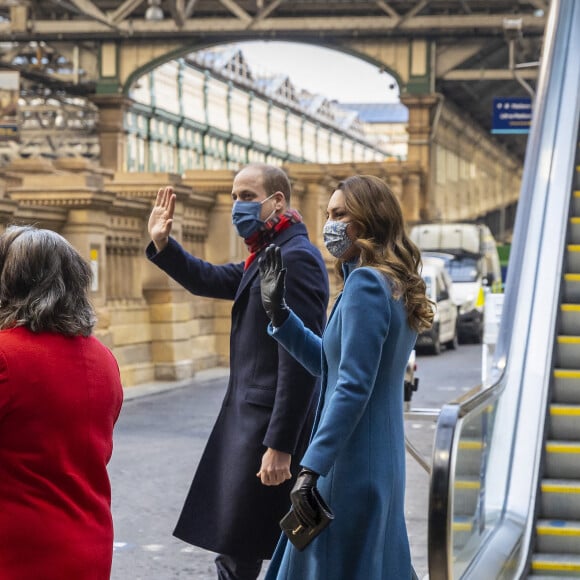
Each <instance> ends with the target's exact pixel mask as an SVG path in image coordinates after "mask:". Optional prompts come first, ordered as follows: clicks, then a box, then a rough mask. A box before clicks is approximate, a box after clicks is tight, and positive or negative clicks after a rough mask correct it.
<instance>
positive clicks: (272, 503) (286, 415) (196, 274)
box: [147, 223, 328, 559]
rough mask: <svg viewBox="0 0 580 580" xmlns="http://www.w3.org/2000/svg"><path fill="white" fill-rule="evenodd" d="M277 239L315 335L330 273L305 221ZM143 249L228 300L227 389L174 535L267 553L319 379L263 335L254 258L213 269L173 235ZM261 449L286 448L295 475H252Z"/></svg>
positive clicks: (293, 291)
mask: <svg viewBox="0 0 580 580" xmlns="http://www.w3.org/2000/svg"><path fill="white" fill-rule="evenodd" d="M274 242H275V243H276V244H277V245H279V246H280V248H281V250H282V256H283V259H284V262H285V264H286V265H287V266H288V275H287V280H286V287H287V296H286V300H287V302H288V304H289V306H290V307H291V308H292V309H293V310H294V311H295V312H296V313H298V314H299V316H300V317H301V318H302V319H303V320H304V322H305V324H306V326H307V327H308V328H309V329H310V330H311V331H313V332H314V333H315V334H317V335H320V334H322V330H323V328H324V323H325V319H326V308H327V305H328V275H327V271H326V267H325V264H324V261H323V259H322V256H321V254H320V251H319V250H318V249H317V248H316V247H315V246H313V245H312V243H311V242H310V241H309V239H308V235H307V232H306V228H305V226H304V225H303V224H302V223H298V224H293V225H292V226H290V227H289V228H287V229H286V230H284V231H282V232H280V233H279V234H278V235H277V237H276V238H275V240H274ZM147 256H148V257H149V259H150V260H151V261H152V262H154V263H155V264H156V265H157V266H159V267H160V268H162V269H163V270H164V271H165V272H166V273H167V274H169V275H170V276H171V277H172V278H173V279H174V280H176V281H177V282H179V283H180V284H181V285H182V286H183V287H184V288H186V289H187V290H189V291H190V292H192V293H193V294H196V295H199V296H207V297H212V298H222V299H226V300H233V307H232V318H231V336H230V377H229V382H228V388H227V391H226V394H225V397H224V400H223V403H222V407H221V410H220V413H219V416H218V418H217V421H216V423H215V425H214V427H213V430H212V432H211V435H210V437H209V440H208V442H207V445H206V448H205V451H204V453H203V455H202V458H201V460H200V462H199V465H198V468H197V471H196V474H195V476H194V479H193V482H192V484H191V488H190V490H189V493H188V495H187V498H186V501H185V504H184V506H183V510H182V513H181V516H180V518H179V521H178V523H177V526H176V529H175V532H174V534H175V536H177V537H178V538H181V539H182V540H184V541H186V542H188V543H190V544H193V545H196V546H200V547H202V548H205V549H207V550H211V551H213V552H218V553H221V554H228V555H231V556H237V557H239V558H246V559H269V558H271V556H272V552H273V550H274V547H275V545H276V541H277V539H278V536H279V533H280V527H279V520H280V519H281V517H282V516H283V515H284V514H285V513H286V511H287V510H288V507H289V493H290V490H291V488H292V485H293V483H294V480H295V477H296V475H297V472H298V469H299V461H300V459H301V458H302V455H303V453H304V450H305V448H306V445H307V443H308V439H309V437H310V434H311V430H312V423H313V420H314V414H315V409H316V404H317V401H318V398H319V393H320V390H319V383H318V381H317V379H316V378H315V377H314V376H313V375H311V374H310V373H309V372H308V371H307V370H306V369H305V368H304V367H303V366H302V365H301V364H300V363H299V362H297V361H296V360H295V359H294V358H293V357H292V356H291V355H290V354H288V352H287V351H286V350H285V349H284V348H283V347H282V346H280V345H279V344H278V343H277V342H276V341H275V340H274V339H273V338H271V337H270V336H269V335H268V332H267V326H268V322H269V320H268V318H267V316H266V313H265V311H264V309H263V306H262V302H261V295H260V276H259V272H258V259H255V260H254V261H253V262H252V263H251V265H250V266H249V267H248V269H247V270H245V271H244V264H243V263H238V264H224V265H217V266H216V265H213V264H210V263H208V262H205V261H203V260H201V259H198V258H196V257H194V256H192V255H190V254H189V253H187V252H186V251H185V250H183V248H182V247H181V246H180V245H179V244H178V243H177V242H176V241H175V240H174V239H172V238H170V241H169V244H168V246H167V247H166V248H165V249H164V250H162V251H161V252H159V253H156V251H155V247H154V246H153V245H152V244H150V245H149V246H148V248H147ZM258 258H259V256H258ZM267 447H270V448H273V449H277V450H278V451H284V452H287V453H290V454H292V456H293V459H292V468H291V469H292V473H293V479H292V480H289V481H287V482H285V483H284V484H282V485H279V486H265V485H262V483H261V482H260V479H259V478H258V477H256V473H257V472H258V471H259V469H260V464H261V459H262V455H263V453H264V452H265V450H266V448H267Z"/></svg>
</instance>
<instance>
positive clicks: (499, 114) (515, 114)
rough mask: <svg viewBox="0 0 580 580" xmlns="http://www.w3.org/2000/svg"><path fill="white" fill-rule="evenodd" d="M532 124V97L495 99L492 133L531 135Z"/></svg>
mask: <svg viewBox="0 0 580 580" xmlns="http://www.w3.org/2000/svg"><path fill="white" fill-rule="evenodd" d="M531 123H532V99H531V98H530V97H495V98H494V99H493V120H492V124H491V132H492V133H529V131H530V125H531Z"/></svg>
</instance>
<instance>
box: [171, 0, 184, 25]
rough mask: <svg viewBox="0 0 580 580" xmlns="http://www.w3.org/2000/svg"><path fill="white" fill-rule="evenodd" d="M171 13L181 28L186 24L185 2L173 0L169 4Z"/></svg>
mask: <svg viewBox="0 0 580 580" xmlns="http://www.w3.org/2000/svg"><path fill="white" fill-rule="evenodd" d="M169 11H170V12H171V16H172V17H173V20H174V21H175V24H177V26H178V27H179V28H181V27H182V26H183V24H184V23H185V18H184V16H185V0H171V1H170V3H169Z"/></svg>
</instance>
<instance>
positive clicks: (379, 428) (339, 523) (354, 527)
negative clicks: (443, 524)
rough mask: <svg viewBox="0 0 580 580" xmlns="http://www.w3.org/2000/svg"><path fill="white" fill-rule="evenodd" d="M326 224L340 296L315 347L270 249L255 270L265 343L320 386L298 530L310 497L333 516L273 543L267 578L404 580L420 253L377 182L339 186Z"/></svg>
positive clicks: (424, 324) (426, 314) (311, 512)
mask: <svg viewBox="0 0 580 580" xmlns="http://www.w3.org/2000/svg"><path fill="white" fill-rule="evenodd" d="M327 215H328V219H327V222H326V224H325V226H324V232H323V233H324V241H325V244H326V247H327V249H328V250H329V252H330V253H331V254H332V255H333V256H335V257H336V258H337V259H338V264H337V266H338V267H339V268H340V270H339V273H340V274H341V275H342V277H343V279H344V287H343V291H342V292H341V294H340V295H339V296H338V298H337V299H336V302H335V304H334V307H333V310H332V313H331V315H330V318H329V321H328V325H327V327H326V329H325V331H324V335H323V337H322V339H321V338H320V337H318V336H317V335H315V334H314V333H313V332H311V331H310V330H308V329H307V328H306V327H305V326H304V325H303V324H302V322H301V320H300V319H299V318H298V317H297V316H296V315H295V314H294V313H293V312H292V311H291V310H289V309H288V307H287V306H286V304H285V300H284V292H285V291H284V279H285V269H284V268H283V265H282V262H281V254H280V251H279V249H278V248H276V247H275V246H271V247H270V248H268V250H267V252H266V255H265V257H264V258H263V260H262V263H261V264H260V272H261V276H262V301H263V303H264V307H265V309H266V312H267V313H268V315H269V317H270V320H271V322H272V324H271V325H270V327H269V332H270V334H271V335H272V336H273V337H274V338H276V339H277V340H278V341H279V342H280V343H281V344H282V345H283V346H284V347H285V348H286V349H287V350H288V351H289V352H290V353H291V354H292V355H293V356H294V357H295V358H296V359H298V360H299V361H300V362H301V363H302V364H303V365H304V366H305V367H306V368H307V369H308V370H309V371H310V372H311V373H312V374H314V375H319V376H321V377H322V393H321V398H320V402H319V406H318V413H317V419H316V422H315V425H314V430H313V434H312V439H311V441H310V444H309V446H308V449H307V451H306V454H305V455H304V457H303V458H302V461H301V462H300V464H301V467H302V471H301V473H300V476H299V478H298V480H297V482H296V485H295V486H294V488H293V490H292V493H291V500H292V505H293V508H294V511H295V512H296V515H297V517H298V519H299V521H300V522H301V524H302V525H304V526H308V525H309V524H312V523H313V522H315V521H316V519H317V516H318V514H317V512H316V509H315V507H314V504H313V503H312V498H313V495H312V494H313V488H314V487H317V488H318V491H319V493H320V495H321V496H322V498H323V499H324V500H325V501H326V503H327V504H328V505H329V506H330V508H331V510H332V511H333V513H334V516H335V517H334V521H332V523H331V524H330V525H329V526H328V527H327V528H326V529H324V530H323V532H322V533H321V534H320V535H319V536H318V537H316V539H314V540H313V541H312V542H311V543H310V544H309V545H308V546H307V547H306V548H305V549H304V550H303V551H298V550H297V549H296V548H295V547H294V546H293V545H292V544H291V543H289V542H288V541H287V539H286V538H285V537H284V536H282V539H281V540H280V542H279V544H278V547H277V549H276V552H275V554H274V557H273V559H272V562H271V564H270V568H269V570H268V574H267V576H266V579H267V580H274V579H276V580H391V579H392V580H405V579H411V578H412V576H413V572H412V567H411V558H410V551H409V541H408V537H407V530H406V525H405V517H404V505H405V441H404V421H403V379H404V372H405V366H406V364H407V360H408V358H409V355H410V352H411V350H412V349H413V346H414V344H415V339H416V336H417V332H418V331H420V330H421V329H423V328H428V327H429V326H430V324H431V321H432V318H433V310H432V306H431V304H430V302H429V300H428V299H427V298H426V296H425V285H424V283H423V281H422V279H421V276H420V274H419V268H420V264H421V261H420V253H419V251H418V249H417V248H416V247H415V246H414V244H413V243H412V242H411V241H410V240H409V238H408V237H407V235H406V233H405V230H404V223H403V216H402V212H401V208H400V205H399V203H398V201H397V199H396V197H395V196H394V195H393V193H392V192H391V191H390V189H389V188H388V187H387V185H386V184H385V183H384V182H383V181H381V180H380V179H378V178H376V177H372V176H353V177H350V178H348V179H346V180H345V181H343V182H341V183H340V184H339V185H338V188H337V190H336V191H335V192H334V193H333V195H332V197H331V199H330V201H329V204H328V211H327Z"/></svg>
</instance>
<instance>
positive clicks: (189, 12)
mask: <svg viewBox="0 0 580 580" xmlns="http://www.w3.org/2000/svg"><path fill="white" fill-rule="evenodd" d="M197 3H198V0H189V2H188V3H187V6H186V7H185V10H184V11H183V18H184V20H187V19H188V18H191V15H192V14H193V9H194V8H195V5H196V4H197Z"/></svg>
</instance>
